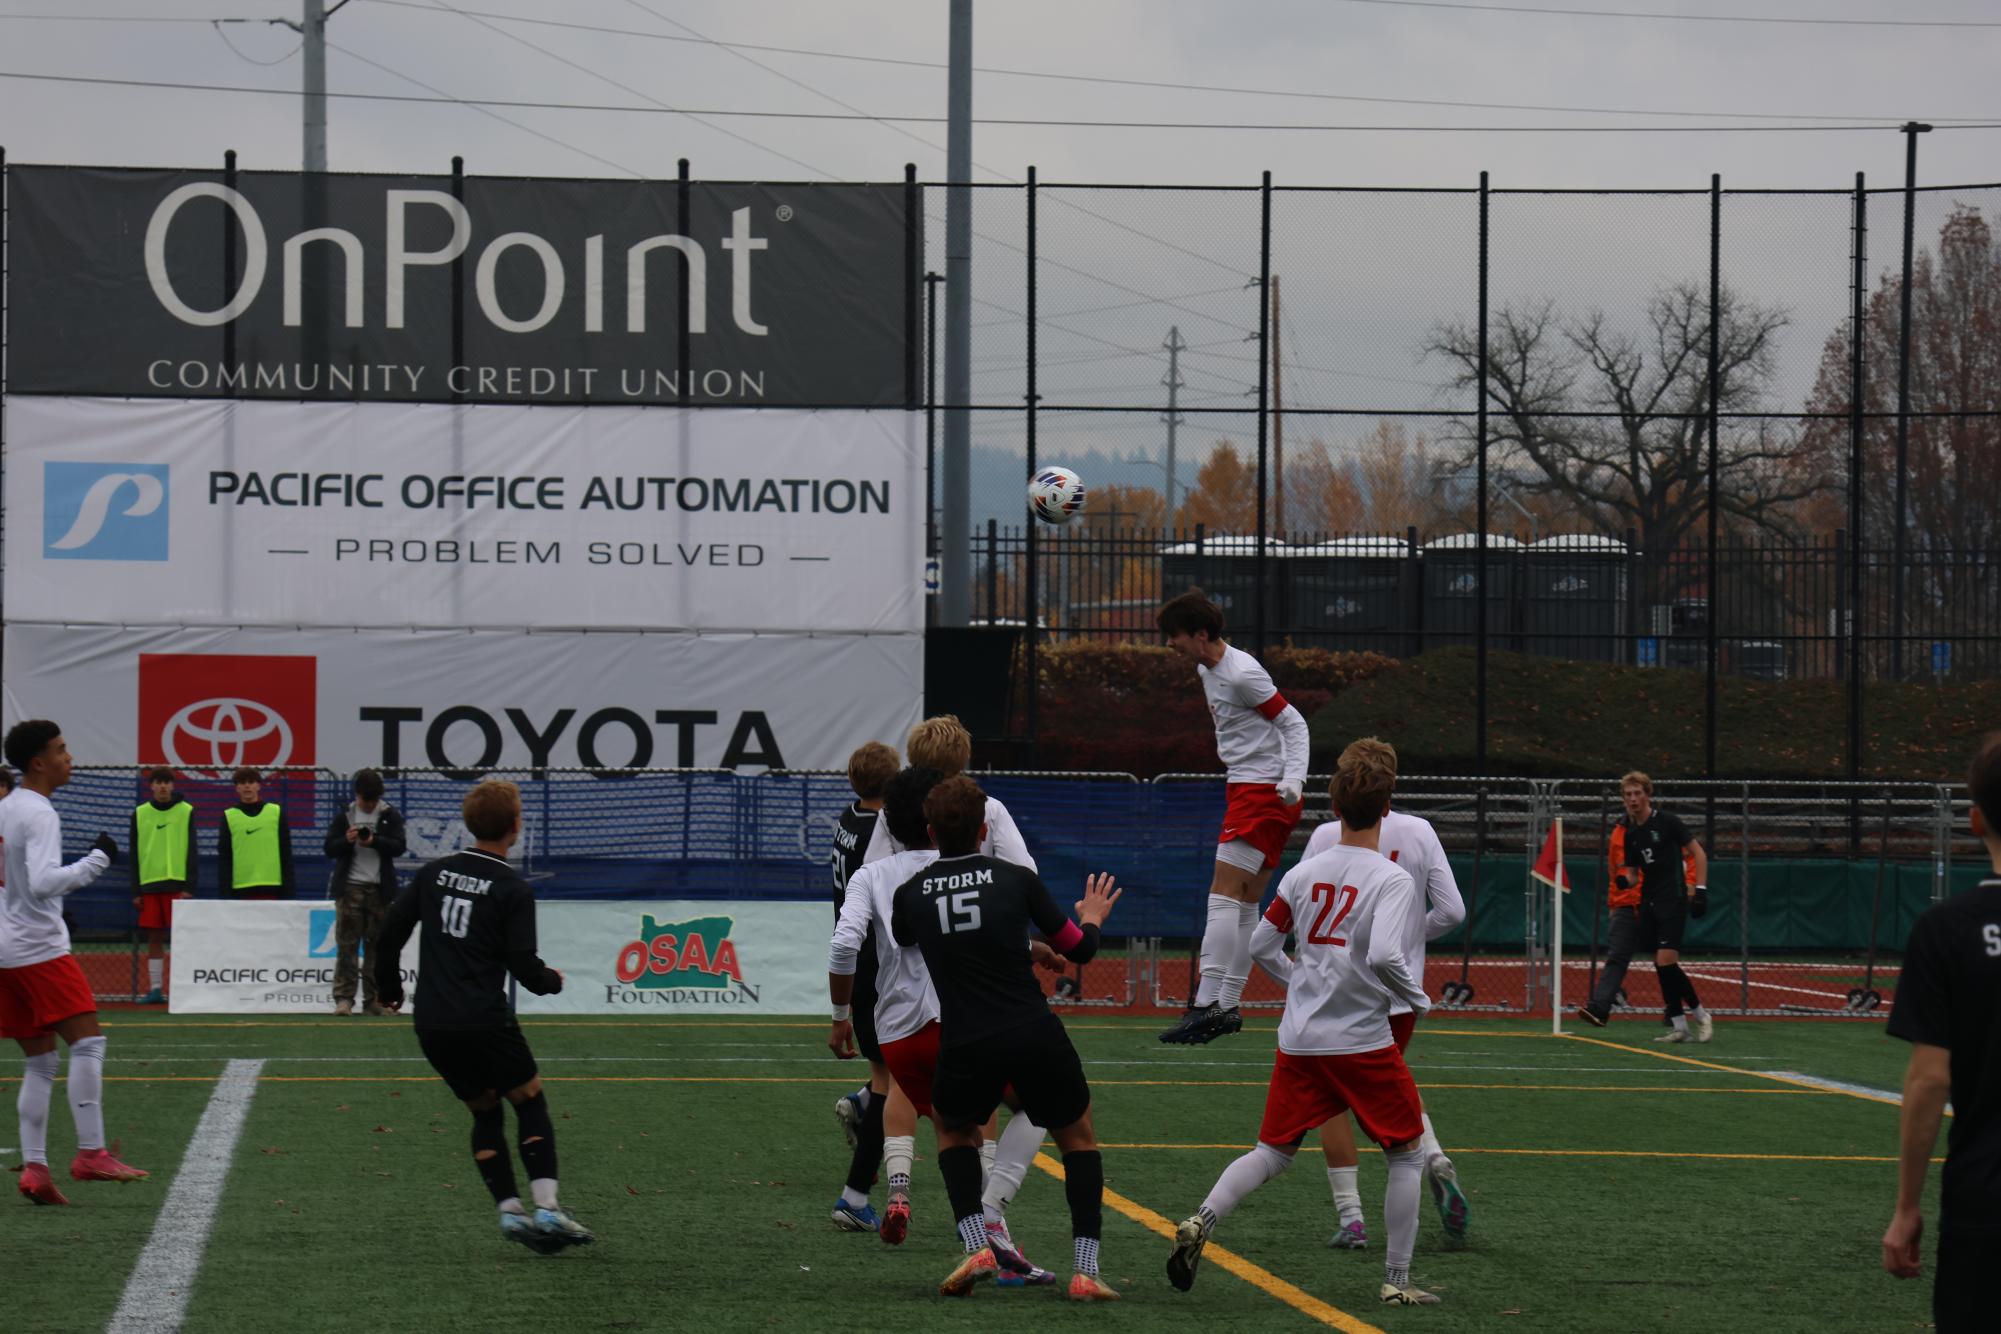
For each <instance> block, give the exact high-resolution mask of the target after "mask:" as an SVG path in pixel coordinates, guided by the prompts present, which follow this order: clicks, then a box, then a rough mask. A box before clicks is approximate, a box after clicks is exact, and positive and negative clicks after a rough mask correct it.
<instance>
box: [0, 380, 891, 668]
mask: <svg viewBox="0 0 2001 1334" xmlns="http://www.w3.org/2000/svg"><path fill="white" fill-rule="evenodd" d="M7 428H8V429H7V451H8V460H7V463H8V466H7V472H6V477H7V486H6V519H7V550H6V557H7V562H6V604H7V617H8V619H9V620H10V621H13V622H21V621H45V622H70V623H77V622H90V623H111V624H118V623H124V624H162V623H165V624H184V625H284V626H301V625H303V626H344V627H353V626H362V627H384V626H404V627H410V626H418V627H424V626H450V627H463V628H475V627H521V628H529V629H553V628H571V627H575V628H584V627H589V628H593V629H596V628H604V629H647V630H681V629H697V630H705V631H706V630H724V631H727V630H758V631H763V630H787V631H791V630H807V631H866V632H873V633H881V632H902V633H909V634H915V633H919V632H921V631H922V629H923V625H924V611H923V601H922V597H921V594H920V591H919V590H920V586H921V570H922V564H923V538H924V511H923V505H924V453H923V444H922V440H921V438H919V436H918V434H917V431H916V427H915V414H912V413H907V412H902V411H889V412H808V411H798V410H785V409H760V410H737V409H717V410H712V411H683V410H677V409H671V408H611V407H596V408H587V407H537V408H529V407H511V406H481V407H453V406H445V405H421V404H407V403H257V402H226V401H221V400H207V401H202V400H187V399H173V400H168V399H106V398H37V397H17V398H14V399H12V400H11V401H10V403H9V408H8V419H7Z"/></svg>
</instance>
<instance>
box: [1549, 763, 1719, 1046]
mask: <svg viewBox="0 0 2001 1334" xmlns="http://www.w3.org/2000/svg"><path fill="white" fill-rule="evenodd" d="M1619 800H1620V801H1621V802H1622V803H1623V804H1624V805H1625V807H1626V813H1625V814H1624V815H1622V816H1620V817H1619V821H1618V823H1617V824H1615V825H1613V826H1612V846H1611V848H1610V849H1609V850H1608V853H1607V858H1606V860H1607V863H1608V864H1609V865H1610V866H1611V868H1612V885H1611V889H1610V895H1609V897H1610V901H1611V907H1612V933H1611V941H1610V943H1609V944H1608V945H1607V946H1606V949H1605V970H1604V971H1603V972H1601V973H1600V974H1598V985H1597V986H1595V987H1593V988H1592V989H1591V999H1590V1001H1589V1002H1587V1003H1586V1004H1584V1005H1582V1006H1580V1007H1578V1011H1577V1013H1578V1017H1579V1018H1581V1019H1583V1020H1585V1021H1586V1022H1587V1023H1591V1024H1595V1025H1597V1026H1598V1027H1599V1028H1603V1027H1604V1026H1605V1021H1606V1020H1607V1019H1609V1018H1610V1017H1611V1014H1612V1001H1613V998H1614V997H1616V996H1617V995H1618V994H1619V984H1620V983H1621V982H1623V981H1625V979H1626V966H1627V965H1628V964H1630V963H1631V962H1632V959H1633V952H1634V951H1635V950H1637V949H1638V948H1640V947H1641V946H1642V945H1646V946H1649V947H1651V948H1652V950H1653V952H1654V972H1655V975H1656V976H1658V977H1659V978H1660V984H1661V999H1662V1001H1663V1003H1664V1004H1665V1006H1666V1009H1665V1011H1664V1016H1665V1019H1664V1022H1665V1023H1666V1024H1667V1025H1668V1030H1667V1032H1665V1033H1663V1034H1661V1035H1660V1036H1659V1037H1658V1038H1656V1039H1654V1040H1655V1041H1656V1042H1707V1041H1709V1039H1710V1037H1711V1035H1712V1034H1713V1033H1714V1031H1715V1025H1714V1024H1713V1023H1712V1022H1711V1020H1710V1017H1709V1011H1707V1010H1705V1009H1703V1008H1702V1001H1701V999H1700V998H1698V997H1697V996H1696V994H1695V984H1694V983H1693V982H1691V981H1689V978H1688V974H1687V973H1684V972H1683V971H1682V970H1681V936H1682V932H1683V930H1684V929H1686V927H1687V925H1688V919H1689V918H1691V917H1701V916H1702V915H1703V914H1704V913H1706V912H1708V911H1709V890H1708V888H1707V882H1708V880H1709V854H1707V853H1706V852H1704V851H1703V850H1702V844H1701V843H1699V842H1697V841H1696V837H1695V835H1694V834H1692V833H1690V832H1689V829H1688V826H1687V825H1686V824H1684V823H1682V821H1681V819H1680V817H1679V816H1676V815H1675V814H1673V813H1672V812H1670V811H1663V810H1659V809H1657V808H1656V807H1655V806H1654V780H1653V779H1651V778H1649V777H1647V776H1646V775H1645V774H1643V773H1641V772H1640V771H1639V770H1637V769H1635V770H1634V771H1633V772H1631V773H1629V774H1627V775H1626V776H1625V777H1624V778H1621V779H1620V780H1619ZM1691 1021H1693V1024H1694V1026H1693V1027H1692V1028H1691V1027H1690V1022H1691Z"/></svg>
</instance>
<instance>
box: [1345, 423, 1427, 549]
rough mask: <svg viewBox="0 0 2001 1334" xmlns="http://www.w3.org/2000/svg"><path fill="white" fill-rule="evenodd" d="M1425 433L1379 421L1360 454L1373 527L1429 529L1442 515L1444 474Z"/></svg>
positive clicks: (1396, 530)
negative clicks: (1440, 476)
mask: <svg viewBox="0 0 2001 1334" xmlns="http://www.w3.org/2000/svg"><path fill="white" fill-rule="evenodd" d="M1428 448H1429V446H1428V443H1427V441H1426V440H1425V438H1424V436H1423V435H1419V436H1418V437H1417V439H1416V440H1415V441H1412V440H1411V439H1410V437H1409V436H1407V435H1405V433H1404V428H1403V423H1402V422H1396V421H1379V422H1377V423H1376V429H1375V430H1373V431H1371V432H1370V433H1369V435H1368V436H1367V437H1366V438H1365V439H1364V440H1363V441H1362V443H1361V445H1360V447H1359V448H1358V449H1357V451H1356V455H1355V468H1356V471H1357V472H1358V473H1359V474H1360V478H1361V484H1362V491H1363V494H1364V495H1365V496H1366V497H1367V498H1368V501H1367V503H1368V527H1369V529H1370V531H1372V532H1379V533H1400V532H1402V531H1403V530H1404V529H1405V528H1410V527H1415V528H1416V529H1417V530H1418V531H1419V532H1420V533H1428V532H1429V531H1431V529H1432V527H1433V526H1434V525H1435V524H1436V523H1437V522H1438V520H1439V518H1440V506H1439V503H1438V484H1437V483H1438V479H1437V477H1436V476H1435V475H1434V474H1435V471H1436V470H1435V469H1434V467H1433V465H1432V461H1431V459H1430V457H1429V454H1428Z"/></svg>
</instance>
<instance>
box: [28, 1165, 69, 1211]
mask: <svg viewBox="0 0 2001 1334" xmlns="http://www.w3.org/2000/svg"><path fill="white" fill-rule="evenodd" d="M20 1188H21V1193H22V1194H23V1195H25V1196H27V1197H28V1203H29V1204H68V1203H69V1200H68V1199H67V1198H66V1197H65V1196H64V1195H63V1193H62V1192H61V1191H59V1190H57V1189H56V1183H55V1182H54V1181H52V1180H50V1178H49V1165H48V1164H47V1163H27V1164H24V1165H23V1166H22V1168H21V1181H20Z"/></svg>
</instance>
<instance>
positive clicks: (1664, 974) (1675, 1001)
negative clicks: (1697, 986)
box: [1654, 963, 1691, 1021]
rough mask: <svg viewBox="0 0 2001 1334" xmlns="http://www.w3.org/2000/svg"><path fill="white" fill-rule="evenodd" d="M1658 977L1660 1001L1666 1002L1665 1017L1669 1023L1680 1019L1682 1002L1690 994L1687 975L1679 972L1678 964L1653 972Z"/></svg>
mask: <svg viewBox="0 0 2001 1334" xmlns="http://www.w3.org/2000/svg"><path fill="white" fill-rule="evenodd" d="M1654 971H1655V972H1656V973H1657V974H1658V975H1659V976H1660V982H1661V999H1662V1000H1663V1001H1665V1002H1667V1017H1668V1019H1669V1020H1670V1021H1672V1020H1675V1019H1679V1018H1681V1007H1682V1000H1683V998H1684V997H1686V996H1688V995H1690V994H1691V991H1690V988H1689V985H1688V974H1686V973H1684V972H1682V971H1681V965H1680V964H1678V963H1671V964H1668V965H1667V966H1666V967H1663V968H1657V969H1655V970H1654Z"/></svg>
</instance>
